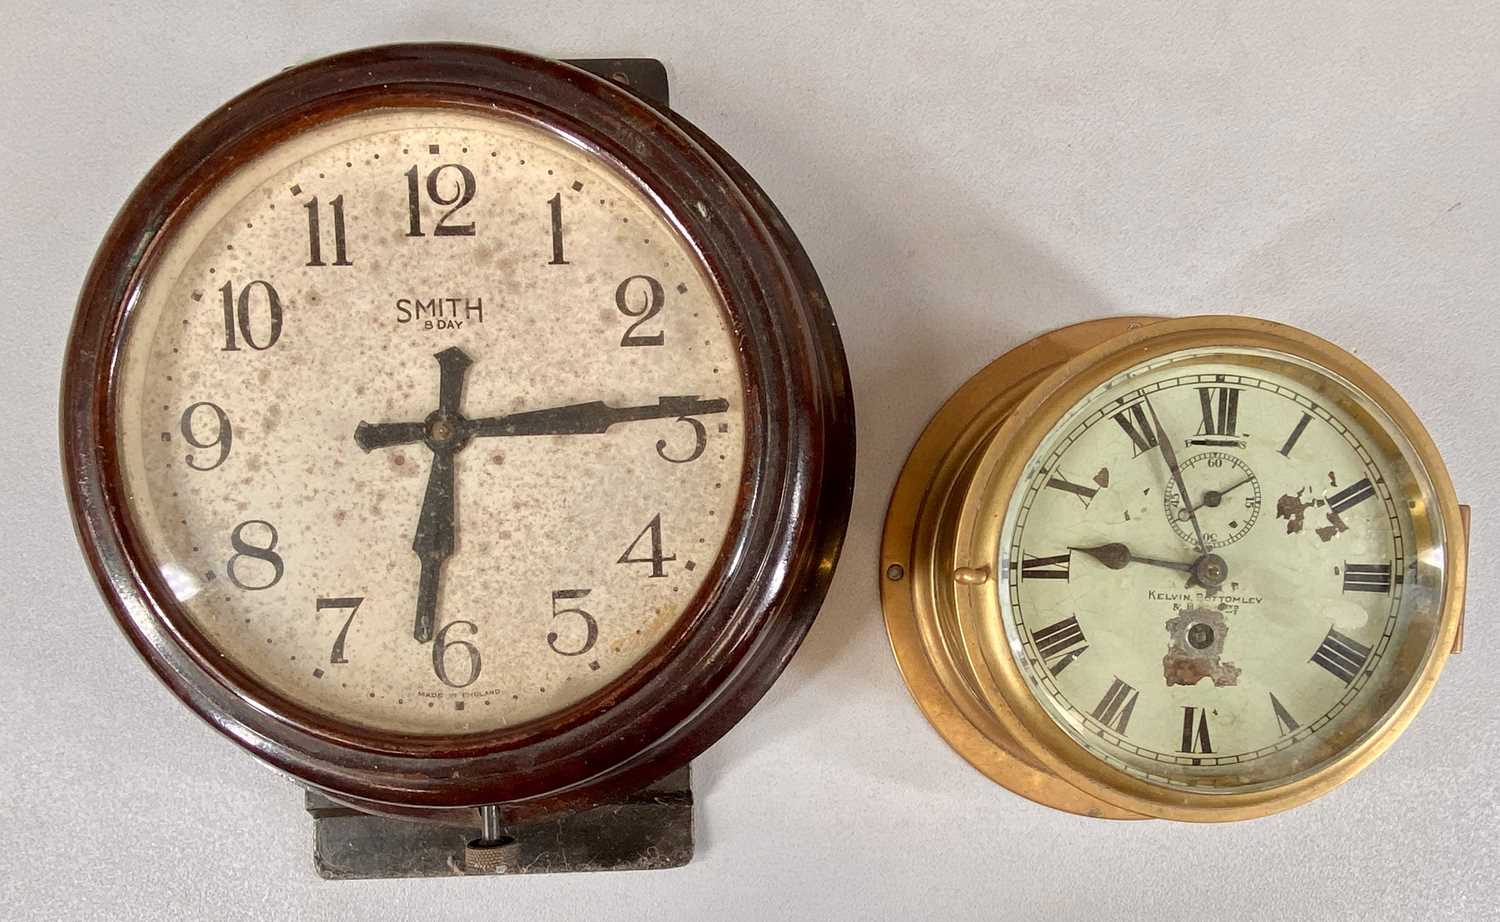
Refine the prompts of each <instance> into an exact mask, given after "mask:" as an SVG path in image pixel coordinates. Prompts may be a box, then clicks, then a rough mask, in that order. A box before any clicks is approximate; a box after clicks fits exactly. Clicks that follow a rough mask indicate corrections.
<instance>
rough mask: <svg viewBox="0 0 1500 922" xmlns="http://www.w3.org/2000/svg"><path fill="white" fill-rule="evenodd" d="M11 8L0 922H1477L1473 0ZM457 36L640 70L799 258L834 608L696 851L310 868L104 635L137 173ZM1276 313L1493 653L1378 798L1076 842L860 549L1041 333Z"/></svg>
mask: <svg viewBox="0 0 1500 922" xmlns="http://www.w3.org/2000/svg"><path fill="white" fill-rule="evenodd" d="M209 10H210V7H209V6H208V5H202V6H199V5H195V4H191V3H185V2H166V0H164V2H158V3H150V4H146V3H142V4H137V5H131V4H123V3H108V4H106V3H97V4H82V3H73V4H66V3H49V2H18V0H6V2H5V3H4V7H3V10H0V13H3V19H4V20H5V35H6V37H5V39H4V49H5V50H4V54H3V55H0V74H3V77H4V80H3V86H4V88H5V91H4V93H3V94H0V125H4V126H5V127H4V130H3V132H0V145H3V158H0V163H3V173H0V177H3V178H0V182H3V198H0V200H3V203H4V204H3V207H0V214H3V216H4V220H3V222H0V253H3V254H4V255H3V259H4V264H3V266H4V268H3V272H0V323H3V329H4V332H3V334H0V376H3V377H0V395H3V397H0V433H4V438H3V439H0V469H3V470H4V472H5V477H4V487H3V495H0V502H3V505H0V523H3V532H0V534H3V542H4V544H3V547H0V573H3V577H4V578H3V580H0V617H3V618H4V631H3V637H4V641H3V643H0V664H3V665H0V834H3V835H0V837H3V839H4V847H0V917H10V918H18V919H19V918H59V917H61V918H89V917H92V918H111V919H160V918H216V919H234V918H282V919H298V920H321V919H356V918H410V919H468V918H473V919H481V918H483V919H496V918H504V919H526V918H537V919H578V920H582V919H608V918H650V917H662V918H688V919H698V918H726V919H727V918H754V919H762V918H896V917H915V918H1000V917H1010V918H1046V919H1075V918H1078V919H1090V918H1115V917H1134V918H1157V919H1189V918H1200V917H1204V916H1215V917H1229V918H1245V919H1252V918H1253V919H1258V920H1274V919H1305V918H1317V919H1321V918H1356V917H1362V916H1369V917H1376V918H1483V917H1495V916H1496V912H1497V911H1496V908H1495V892H1496V888H1497V885H1500V872H1497V865H1500V846H1497V836H1500V782H1497V780H1496V776H1495V770H1494V766H1495V765H1496V763H1497V760H1500V722H1497V717H1500V668H1496V662H1497V660H1496V657H1497V648H1500V630H1497V628H1496V622H1495V618H1494V612H1495V609H1496V603H1497V601H1500V600H1497V597H1496V589H1495V579H1494V574H1495V571H1496V569H1497V564H1500V555H1497V552H1496V546H1495V544H1494V542H1493V538H1492V536H1493V535H1494V528H1493V526H1492V523H1493V522H1494V516H1495V515H1496V513H1497V510H1500V491H1497V477H1496V467H1495V461H1494V458H1495V451H1496V446H1497V442H1500V422H1497V419H1500V415H1497V403H1500V399H1497V398H1500V389H1497V385H1496V372H1497V364H1500V363H1497V360H1496V351H1497V334H1500V305H1497V296H1496V291H1497V289H1500V259H1497V258H1496V244H1497V241H1500V183H1497V176H1500V169H1497V168H1500V67H1497V62H1500V9H1497V7H1496V5H1495V4H1492V3H1480V2H1475V3H1439V2H1427V3H1421V4H1407V3H1374V2H1346V3H1312V4H1309V3H1291V2H1285V3H1263V4H1262V3H1238V2H1236V3H1224V2H1215V3H1200V4H1190V5H1187V4H1175V3H1161V4H1152V3H1140V2H1120V0H1113V2H1099V3H1080V2H1042V3H1004V4H992V3H972V4H960V3H944V4H939V3H882V4H877V3H868V4H859V3H828V4H810V3H805V2H754V3H751V2H746V3H741V4H736V5H732V6H731V5H727V4H726V5H722V6H721V7H719V8H712V7H710V6H709V5H703V4H695V3H689V2H683V3H673V2H645V3H630V4H626V3H611V4H603V3H600V4H574V3H568V2H562V0H558V2H553V3H549V4H545V5H541V4H538V5H523V4H495V3H480V2H475V3H460V2H442V3H422V2H417V3H412V2H388V3H379V4H372V5H369V6H367V7H360V6H358V5H356V4H352V3H311V2H296V3H283V4H255V3H241V4H233V5H222V6H219V5H215V8H212V11H209ZM416 39H459V40H469V41H477V42H487V43H492V44H499V45H508V46H514V47H519V48H524V49H527V50H532V51H538V52H543V53H550V54H555V55H558V56H565V55H579V56H602V55H651V56H656V57H660V58H661V59H663V60H665V61H666V62H667V64H668V67H669V68H670V70H671V76H672V81H673V95H674V103H675V106H676V108H678V109H679V110H680V111H681V112H683V113H684V114H685V115H686V116H688V117H689V118H690V119H692V120H694V121H695V122H697V124H699V125H700V126H701V127H703V128H704V129H706V130H707V131H708V132H709V133H710V134H712V135H713V136H714V137H715V138H717V139H718V140H719V141H720V142H721V143H722V144H723V145H724V146H725V147H726V148H727V149H728V150H729V151H730V152H731V153H732V154H733V155H734V156H735V157H737V158H738V159H739V160H740V161H741V162H742V163H743V164H744V165H745V166H746V167H747V168H748V169H749V170H750V171H751V172H752V173H753V174H754V175H755V176H756V177H757V178H758V179H759V180H760V181H761V183H762V184H763V185H764V186H765V187H766V188H767V190H768V191H769V192H770V193H771V195H772V196H773V197H774V198H775V200H776V201H777V202H778V204H779V205H780V207H781V208H782V210H783V211H784V212H785V213H786V215H787V217H788V219H789V220H790V221H791V223H792V225H793V226H794V227H795V228H796V230H797V231H798V233H799V234H800V235H801V237H802V240H803V241H804V243H805V244H806V246H807V249H808V250H809V252H810V253H811V255H812V257H813V260H814V262H815V263H816V264H817V266H818V267H819V269H820V271H821V273H822V277H823V280H824V282H825V283H826V285H827V287H828V291H829V294H830V295H831V297H832V300H833V303H834V305H835V308H836V310H837V312H838V315H839V317H840V320H841V322H842V326H843V331H844V336H845V338H846V343H847V346H848V352H849V360H850V363H851V366H852V369H853V374H854V382H855V388H856V396H857V399H858V402H859V410H860V419H859V435H860V455H859V463H860V468H859V480H858V488H857V492H856V497H855V511H854V518H853V523H852V526H851V529H850V532H849V541H848V545H847V549H846V552H845V555H844V559H843V561H842V564H841V566H840V569H839V572H838V575H837V578H836V580H835V582H834V586H833V591H832V594H831V596H830V599H829V601H828V604H827V605H826V607H825V609H824V611H823V614H822V616H821V618H820V620H819V621H818V623H817V625H816V626H815V627H814V629H813V631H812V634H811V636H810V637H809V639H808V641H807V643H806V645H805V647H804V648H803V650H802V651H801V653H800V654H799V655H798V657H797V659H796V660H795V662H793V663H792V665H791V667H790V669H789V670H788V671H787V673H786V675H785V676H784V677H783V679H782V680H781V682H780V683H779V684H778V685H777V686H776V687H775V689H774V690H773V691H772V692H771V694H770V695H769V696H768V697H767V698H766V699H765V701H764V702H763V703H762V704H761V705H760V707H758V708H757V709H756V710H755V711H754V712H753V713H752V714H751V715H750V717H749V718H748V719H746V720H745V721H744V722H743V723H741V724H740V725H739V726H738V727H737V728H736V729H735V730H734V731H733V732H731V733H730V734H729V735H728V736H727V737H726V738H725V739H724V740H723V741H722V742H720V743H719V744H718V745H717V746H715V747H714V748H713V749H712V750H710V751H709V752H708V753H707V754H706V755H704V756H703V757H702V758H700V759H699V760H698V762H697V763H696V765H697V769H698V774H697V783H698V795H699V804H700V814H699V826H698V834H699V837H700V847H699V855H698V859H697V860H696V861H695V862H694V863H693V864H692V865H691V866H690V867H688V868H687V869H684V870H680V871H672V872H660V873H650V874H636V875H593V876H587V877H585V876H556V877H545V878H527V879H506V880H448V881H439V882H434V881H418V882H394V883H390V882H379V883H343V884H334V883H324V882H321V881H319V880H318V879H316V878H315V877H314V875H313V873H312V870H311V867H310V863H309V846H310V827H309V823H308V820H307V818H306V816H305V815H304V814H303V813H302V810H301V807H300V801H301V798H300V796H299V792H298V790H297V789H296V788H295V787H294V786H293V785H292V784H291V783H290V782H288V781H286V780H284V779H283V778H281V777H279V776H277V775H275V774H273V773H272V772H270V771H268V770H266V769H264V768H262V767H260V766H259V765H258V764H257V763H255V762H254V761H253V760H251V759H250V758H248V757H247V756H245V755H244V754H242V753H241V752H240V751H239V750H238V749H236V748H235V747H234V746H232V745H231V744H230V743H229V742H228V741H226V740H224V739H221V738H219V737H218V736H217V735H216V734H214V733H213V732H212V731H211V730H209V729H208V727H207V726H206V725H204V724H202V723H200V722H199V721H198V720H197V719H196V718H194V717H192V716H191V715H190V714H189V713H188V712H187V711H186V710H185V709H184V708H182V707H181V706H180V705H178V704H177V702H176V701H175V700H173V699H172V698H171V697H170V695H169V694H168V693H167V692H166V691H165V690H164V689H162V688H161V687H160V686H158V685H157V684H156V682H155V680H154V679H153V678H152V677H151V676H150V674H149V673H148V671H147V670H146V669H145V668H144V667H143V666H142V665H141V664H140V663H139V662H138V661H137V660H136V657H135V655H134V653H132V652H131V650H130V649H129V647H128V646H127V644H126V642H125V641H124V640H123V638H122V637H121V635H120V634H119V632H118V631H117V630H116V629H115V628H114V626H113V625H112V623H111V622H110V621H109V619H108V618H107V616H106V614H105V612H104V609H103V606H102V604H101V603H100V601H99V600H98V597H97V595H96V593H95V590H94V588H93V586H92V585H91V583H90V582H89V580H88V578H87V577H86V575H85V572H84V568H83V563H82V560H81V557H80V555H79V553H78V551H77V549H76V547H75V545H74V541H73V536H72V531H71V528H70V525H69V522H68V517H67V511H66V509H65V506H64V502H63V494H62V485H61V480H60V475H59V473H58V464H57V457H56V436H55V431H56V425H55V419H56V393H57V383H58V379H59V374H60V358H61V352H62V347H63V342H64V339H65V336H66V332H67V329H68V324H69V320H70V317H71V313H72V306H73V299H74V298H75V296H76V294H77V290H78V286H79V283H80V280H81V278H82V275H83V273H84V270H85V268H86V266H87V264H88V261H89V259H90V256H91V254H92V252H93V249H94V247H95V246H96V244H97V243H98V240H99V238H100V237H101V235H102V234H103V232H104V229H105V227H106V225H107V223H108V221H109V220H110V218H111V217H112V215H113V213H114V212H115V210H116V209H117V208H118V207H119V206H120V204H121V203H122V202H123V200H124V198H125V196H126V195H127V194H128V192H129V190H130V189H131V187H132V186H133V184H134V183H135V181H136V180H137V179H138V178H139V177H140V176H141V175H142V174H143V173H144V171H145V170H146V169H147V168H148V167H149V166H150V165H151V163H152V162H154V160H155V159H156V158H157V157H158V156H159V155H160V154H161V153H162V152H163V151H164V150H165V149H166V147H167V146H168V145H169V144H170V143H171V142H172V141H173V140H175V139H176V138H177V137H178V136H179V135H180V134H181V133H182V132H184V131H186V130H187V129H188V128H189V127H190V126H191V125H192V124H193V123H194V122H195V121H197V120H198V119H199V118H200V117H201V116H203V115H205V114H206V113H208V112H209V111H210V110H212V109H213V108H215V107H216V106H218V105H219V104H220V103H221V102H223V101H224V100H225V99H227V98H228V97H229V96H231V95H233V94H234V93H237V92H238V91H240V90H241V89H243V88H245V87H247V86H249V85H250V84H252V83H254V82H256V81H258V80H260V79H262V78H264V77H267V76H269V75H271V74H273V73H274V72H276V71H277V70H278V69H279V68H281V67H283V66H285V65H288V64H292V63H296V62H299V61H303V60H306V59H309V58H312V57H315V56H318V55H321V54H325V53H330V52H334V51H338V50H343V49H346V48H351V47H357V46H362V45H368V44H375V43H382V42H390V41H398V40H416ZM1203 311H1228V312H1237V313H1238V312H1244V313H1254V314H1259V315H1261V316H1265V317H1269V318H1273V319H1277V320H1283V321H1287V322H1290V323H1293V324H1296V325H1299V326H1302V327H1304V328H1306V329H1309V330H1311V331H1313V332H1315V333H1318V334H1321V335H1323V336H1326V337H1328V338H1331V339H1333V340H1335V341H1337V342H1339V343H1341V344H1343V345H1344V346H1345V347H1347V348H1350V349H1352V350H1353V351H1355V352H1356V353H1357V354H1359V355H1360V356H1361V357H1363V358H1364V359H1365V360H1366V361H1368V362H1370V363H1371V364H1372V365H1373V366H1374V367H1375V368H1376V369H1377V370H1378V371H1380V372H1381V373H1382V374H1384V375H1385V376H1386V377H1387V378H1388V379H1389V380H1390V381H1391V382H1392V383H1393V384H1394V385H1395V386H1396V387H1397V388H1398V389H1399V390H1401V391H1402V392H1403V393H1404V394H1405V395H1406V396H1407V398H1408V399H1409V400H1410V402H1411V403H1412V405H1413V406H1414V407H1415V409H1416V410H1417V412H1418V413H1419V414H1420V415H1421V416H1422V417H1423V418H1424V419H1425V420H1426V422H1427V424H1428V426H1429V427H1430V429H1431V431H1432V434H1433V435H1434V437H1435V438H1436V440H1437V442H1438V444H1439V446H1440V447H1441V448H1442V450H1443V451H1444V453H1445V456H1446V458H1447V461H1448V464H1449V467H1450V468H1451V470H1452V472H1453V475H1454V479H1455V481H1456V482H1457V486H1458V490H1459V494H1460V498H1461V499H1462V500H1464V501H1466V502H1469V503H1472V504H1473V506H1474V509H1475V526H1476V531H1475V535H1474V546H1473V559H1472V569H1471V573H1472V575H1473V580H1472V586H1471V589H1470V593H1469V610H1470V617H1469V622H1468V652H1467V653H1465V654H1464V655H1463V656H1461V657H1459V658H1457V659H1455V660H1454V661H1452V662H1451V664H1450V665H1449V668H1448V670H1447V672H1446V673H1445V674H1444V676H1443V679H1442V681H1441V683H1440V684H1439V685H1438V688H1437V691H1436V693H1435V694H1434V695H1433V697H1432V699H1431V701H1430V703H1429V704H1428V705H1427V707H1426V709H1425V711H1424V712H1423V713H1422V715H1421V716H1420V717H1419V719H1418V720H1417V721H1416V722H1415V724H1414V725H1413V726H1412V728H1411V729H1410V730H1409V731H1408V732H1407V734H1406V735H1405V736H1404V737H1403V738H1402V739H1401V741H1400V742H1399V743H1398V744H1397V745H1396V746H1395V747H1394V748H1393V749H1392V750H1391V751H1390V752H1389V753H1388V754H1387V755H1386V756H1384V757H1383V758H1382V759H1381V760H1380V761H1379V762H1377V763H1376V764H1375V765H1374V766H1373V767H1372V768H1371V769H1370V770H1368V771H1366V772H1365V773H1364V774H1363V775H1361V776H1360V777H1358V778H1357V779H1355V780H1354V781H1353V782H1352V783H1350V784H1347V785H1345V786H1344V787H1343V788H1341V789H1339V790H1338V791H1336V792H1335V793H1333V794H1332V795H1330V796H1328V797H1325V798H1323V799H1322V800H1320V801H1318V802H1315V803H1313V804H1311V805H1309V806H1306V807H1303V808H1301V809H1299V810H1296V811H1293V812H1291V813H1288V814H1284V815H1281V816H1277V817H1273V818H1269V819H1265V820H1260V821H1255V822H1249V823H1243V824H1238V825H1232V826H1225V827H1193V826H1186V825H1175V824H1167V823H1157V822H1152V823H1135V824H1110V823H1105V822H1091V821H1086V820H1082V819H1076V818H1072V817H1067V816H1064V815H1061V814H1057V813H1053V812H1050V811H1048V810H1045V809H1043V808H1040V807H1036V806H1033V805H1031V804H1029V803H1027V802H1025V801H1022V800H1021V799H1019V798H1017V797H1014V796H1012V795H1010V794H1008V793H1006V792H1004V791H1003V790H1001V789H999V788H997V787H995V786H993V785H991V784H990V783H989V782H987V781H985V780H984V779H983V778H982V777H981V776H980V775H978V774H977V773H976V772H974V771H973V770H972V769H970V768H969V767H968V766H967V765H966V764H964V763H963V762H962V761H961V760H960V759H959V758H958V757H957V756H956V755H954V754H953V753H952V752H950V751H949V750H948V749H947V748H946V746H945V745H944V744H943V743H942V742H941V741H940V740H939V738H938V737H937V736H936V734H935V733H933V732H932V731H931V730H930V729H929V727H928V726H927V724H926V723H925V722H924V721H923V719H922V718H921V716H920V715H919V714H918V712H917V710H916V708H915V707H914V705H913V704H912V703H911V701H910V700H909V699H908V696H907V694H906V691H905V688H904V686H903V685H902V683H901V680H900V678H899V677H898V675H897V673H896V670H895V667H894V665H893V662H892V659H891V656H890V654H889V651H888V649H887V645H886V640H885V633H884V630H883V627H882V625H881V620H880V611H879V605H878V601H877V596H876V581H875V555H876V547H877V542H878V535H879V530H880V526H881V522H882V518H883V515H884V508H885V502H886V498H887V495H888V492H889V490H890V487H891V485H892V483H893V481H894V478H895V476H896V473H897V471H898V470H899V468H900V465H901V461H902V459H903V458H904V456H905V453H906V451H907V449H908V448H909V447H910V445H911V443H912V441H913V440H914V439H915V437H916V435H917V434H918V432H919V431H920V430H921V427H922V425H923V424H924V423H925V421H926V420H927V418H928V416H929V415H930V414H931V413H932V412H933V411H934V410H935V409H936V408H937V406H938V405H939V403H940V402H941V401H942V400H943V399H944V398H945V397H947V396H948V394H949V393H950V392H951V391H952V390H953V389H954V388H955V387H956V386H957V385H958V384H959V383H960V382H962V381H963V380H964V379H965V378H966V377H967V376H968V375H970V374H971V373H973V372H974V371H976V370H977V369H979V368H980V367H981V366H982V365H984V364H985V363H986V362H987V361H988V360H989V359H990V358H992V357H993V356H995V355H997V354H998V353H1000V352H1001V351H1003V350H1005V349H1008V348H1010V347H1011V346H1014V345H1016V344H1017V343H1019V342H1021V341H1022V340H1024V339H1025V338H1028V337H1029V336H1031V335H1034V334H1036V333H1039V332H1041V331H1043V330H1046V329H1048V328H1051V327H1055V326H1058V325H1061V324H1064V323H1068V322H1072V321H1075V320H1081V319H1085V318H1090V317H1096V316H1100V315H1104V314H1111V313H1125V312H1163V313H1190V312H1203Z"/></svg>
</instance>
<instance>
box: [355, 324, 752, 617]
mask: <svg viewBox="0 0 1500 922" xmlns="http://www.w3.org/2000/svg"><path fill="white" fill-rule="evenodd" d="M434 358H436V359H437V361H438V373H439V377H438V408H437V409H436V410H434V411H433V412H432V413H431V414H429V415H428V417H427V419H426V420H424V421H423V422H420V423H411V422H405V423H368V422H365V421H363V420H361V421H360V423H359V425H358V426H356V427H355V429H354V442H355V444H356V445H358V446H359V447H360V448H361V449H363V450H365V451H367V452H368V451H372V450H374V449H376V448H390V447H392V446H395V445H409V444H412V443H414V442H423V443H425V444H426V445H427V447H428V449H430V450H431V451H432V467H431V469H430V470H429V471H428V473H427V492H426V495H425V496H423V498H422V511H421V513H420V514H419V515H418V516H417V528H416V534H415V535H414V536H413V538H412V543H411V549H412V551H413V552H415V553H416V555H417V559H418V560H420V561H421V564H422V574H421V577H420V580H419V582H418V586H417V613H416V619H415V622H414V624H413V626H412V636H413V637H415V638H416V639H417V640H418V641H419V642H421V643H426V642H427V641H429V640H431V639H432V635H433V628H434V625H435V624H436V622H437V602H438V588H439V586H440V583H441V579H442V571H443V564H444V562H445V561H446V560H447V559H448V558H449V557H450V556H452V554H453V547H454V544H455V534H454V533H455V531H456V527H455V521H454V515H453V506H454V499H453V469H454V456H455V455H457V454H458V452H460V451H461V450H463V448H464V446H465V445H467V444H468V442H469V440H470V439H471V438H474V437H476V436H478V437H489V436H521V435H589V434H594V435H597V434H599V433H603V432H606V431H608V430H609V428H610V427H611V426H613V425H615V424H617V423H625V422H634V421H637V420H645V419H684V418H689V417H694V416H705V415H708V414H711V413H725V412H728V410H729V401H728V400H724V399H722V398H714V399H708V400H705V399H703V398H701V397H698V396H696V395H690V396H681V397H658V398H657V401H656V403H655V404H647V405H645V406H638V407H612V406H610V405H608V404H606V403H605V402H604V401H602V400H594V401H590V402H588V403H574V404H569V405H567V406H560V407H550V408H548V409H543V410H528V411H524V412H521V413H510V414H507V415H505V416H491V417H484V418H480V419H465V418H464V416H463V414H462V413H461V412H460V407H461V405H462V403H463V390H464V376H465V374H466V373H467V372H468V369H469V366H470V365H471V364H473V360H472V359H470V358H469V356H468V354H466V353H465V352H464V351H463V350H462V349H460V348H458V347H457V346H450V347H449V348H447V349H444V350H443V351H442V352H439V353H437V354H436V355H435V356H434Z"/></svg>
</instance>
